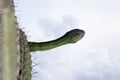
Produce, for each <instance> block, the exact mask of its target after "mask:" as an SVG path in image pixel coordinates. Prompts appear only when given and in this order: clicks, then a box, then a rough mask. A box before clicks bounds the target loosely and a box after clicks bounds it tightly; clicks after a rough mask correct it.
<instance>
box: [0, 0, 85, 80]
mask: <svg viewBox="0 0 120 80" xmlns="http://www.w3.org/2000/svg"><path fill="white" fill-rule="evenodd" d="M84 34H85V32H84V31H83V30H79V29H74V30H71V31H69V32H67V33H66V34H65V35H63V36H62V37H60V38H58V39H56V40H53V41H48V42H40V43H36V42H29V41H28V40H27V37H26V35H25V33H24V32H23V31H22V30H21V29H19V28H18V23H17V20H16V17H15V12H14V5H13V0H0V80H31V70H32V67H31V64H32V61H31V56H30V52H32V51H38V50H49V49H53V48H55V47H58V46H61V45H64V44H68V43H75V42H77V41H78V40H80V39H81V38H82V37H83V36H84Z"/></svg>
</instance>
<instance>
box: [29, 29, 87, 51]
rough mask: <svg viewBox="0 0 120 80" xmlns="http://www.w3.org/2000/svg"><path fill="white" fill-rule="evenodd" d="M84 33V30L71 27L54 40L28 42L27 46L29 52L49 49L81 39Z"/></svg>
mask: <svg viewBox="0 0 120 80" xmlns="http://www.w3.org/2000/svg"><path fill="white" fill-rule="evenodd" d="M84 35H85V32H84V31H83V30H80V29H73V30H71V31H69V32H67V33H66V34H65V35H63V36H62V37H60V38H58V39H56V40H52V41H48V42H39V43H37V42H28V46H29V50H30V51H31V52H34V51H43V50H50V49H53V48H56V47H59V46H62V45H65V44H68V43H76V42H77V41H79V40H80V39H82V38H83V36H84Z"/></svg>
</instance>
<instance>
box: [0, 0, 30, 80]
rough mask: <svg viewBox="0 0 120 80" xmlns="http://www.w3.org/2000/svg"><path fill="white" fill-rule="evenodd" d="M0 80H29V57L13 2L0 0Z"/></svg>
mask: <svg viewBox="0 0 120 80" xmlns="http://www.w3.org/2000/svg"><path fill="white" fill-rule="evenodd" d="M0 80H31V56H30V54H29V50H28V47H27V39H26V36H25V34H24V32H22V31H21V30H20V29H18V24H17V20H16V17H15V12H14V5H13V0H0Z"/></svg>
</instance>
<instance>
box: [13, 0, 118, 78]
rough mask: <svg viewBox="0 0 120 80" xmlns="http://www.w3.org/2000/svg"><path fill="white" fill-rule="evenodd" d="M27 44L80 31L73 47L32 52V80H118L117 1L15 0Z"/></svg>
mask: <svg viewBox="0 0 120 80" xmlns="http://www.w3.org/2000/svg"><path fill="white" fill-rule="evenodd" d="M15 5H16V16H17V17H18V22H19V24H20V28H22V29H23V30H24V31H25V33H26V35H27V36H28V40H29V41H36V42H42V41H48V40H53V39H56V38H58V37H60V36H61V35H63V34H64V33H65V32H67V31H69V30H71V29H74V28H79V29H83V30H85V32H86V35H85V37H84V38H83V39H82V40H81V41H79V42H78V43H76V44H72V45H65V46H62V47H59V48H55V49H52V50H49V51H38V52H34V53H31V55H32V60H33V66H34V65H36V64H37V66H34V67H33V71H32V80H120V0H15Z"/></svg>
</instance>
